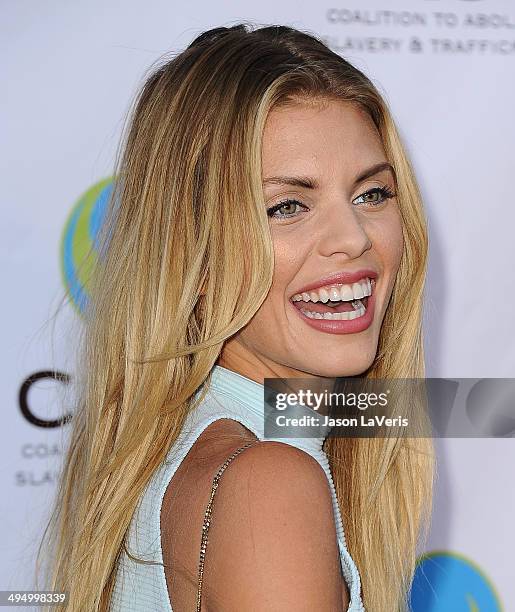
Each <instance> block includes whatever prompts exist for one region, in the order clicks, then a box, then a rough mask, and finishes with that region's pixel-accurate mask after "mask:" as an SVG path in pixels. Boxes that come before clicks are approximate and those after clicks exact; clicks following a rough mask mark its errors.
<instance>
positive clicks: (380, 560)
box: [51, 24, 433, 612]
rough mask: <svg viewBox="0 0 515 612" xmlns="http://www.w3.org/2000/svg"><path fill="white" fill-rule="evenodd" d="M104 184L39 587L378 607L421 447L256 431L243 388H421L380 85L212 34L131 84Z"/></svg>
mask: <svg viewBox="0 0 515 612" xmlns="http://www.w3.org/2000/svg"><path fill="white" fill-rule="evenodd" d="M116 177H117V180H116V185H115V194H114V197H113V198H112V202H111V204H112V206H111V208H110V211H109V215H108V219H107V221H106V223H105V225H104V228H103V229H104V233H103V242H102V244H103V245H104V247H103V249H102V253H103V255H102V257H101V258H100V263H99V264H98V265H97V268H96V269H95V272H96V274H95V276H94V278H93V281H92V287H91V289H90V291H91V294H92V296H93V300H92V304H93V306H92V308H91V309H90V311H89V312H88V316H87V325H86V334H85V347H84V351H83V358H84V360H83V363H82V366H81V367H82V370H81V371H82V372H85V373H86V376H85V378H84V384H83V388H82V395H81V403H80V406H79V410H78V412H77V414H76V415H75V417H74V420H73V431H72V437H71V445H70V449H69V451H68V454H67V461H66V465H65V471H64V474H63V477H62V482H61V488H60V494H59V498H58V500H57V506H56V512H55V515H54V524H53V527H54V529H53V534H54V539H53V542H54V554H55V560H54V563H53V567H52V569H53V577H52V580H51V588H53V589H56V590H57V589H63V590H67V591H68V592H69V604H68V609H69V610H108V609H112V610H123V609H125V610H143V609H147V610H171V609H172V607H173V610H174V612H178V611H182V610H193V609H197V610H200V609H202V610H210V611H232V610H253V611H260V610H282V611H285V610H320V611H332V610H350V611H357V610H362V609H364V608H365V609H366V610H367V611H371V612H385V611H394V610H398V609H401V608H402V607H403V605H405V600H406V594H407V592H408V589H409V584H410V580H411V577H412V573H413V570H414V565H415V550H416V545H417V541H418V539H419V536H420V534H421V529H422V527H423V526H424V525H425V524H426V520H425V519H427V516H425V510H426V509H427V508H428V507H429V502H430V496H431V483H432V474H433V467H432V450H431V445H430V444H429V442H428V441H427V440H422V439H418V440H417V439H415V440H406V439H392V438H391V437H390V438H383V439H375V440H370V439H361V438H353V439H348V438H336V437H325V438H324V437H322V438H314V439H306V440H301V439H293V440H286V439H285V440H284V441H283V442H280V441H273V440H263V437H264V436H263V431H262V423H263V420H262V418H261V417H262V412H260V411H262V398H263V393H262V392H263V387H262V383H263V379H264V378H265V377H272V378H273V377H292V378H293V377H307V376H314V377H340V376H350V375H357V374H360V375H362V376H366V377H370V378H376V377H418V376H422V375H423V349H422V334H421V311H422V292H423V285H424V275H425V266H426V254H427V236H426V227H425V221H424V216H423V211H422V204H421V198H420V194H419V190H418V188H417V184H416V180H415V177H414V174H413V171H412V169H411V166H410V163H409V161H408V159H407V157H406V154H405V152H404V150H403V147H402V144H401V142H400V139H399V136H398V133H397V131H396V127H395V125H394V122H393V120H392V117H391V115H390V113H389V111H388V109H387V106H386V104H385V102H384V101H383V100H382V98H381V96H380V94H379V93H378V91H377V90H376V88H375V87H374V86H373V84H372V83H371V82H370V80H369V79H368V78H367V77H366V76H365V75H363V74H362V73H361V72H360V71H359V70H357V69H356V68H354V67H353V66H351V65H350V64H349V63H348V62H346V61H345V60H344V59H342V58H341V57H340V56H338V55H336V54H334V53H333V52H331V51H330V50H329V49H328V48H327V47H326V46H325V45H324V44H323V43H322V42H321V41H320V40H318V39H317V38H316V37H313V36H311V35H309V34H307V33H303V32H300V31H298V30H294V29H292V28H288V27H283V26H270V27H263V28H260V29H253V28H252V27H251V26H249V25H247V24H239V25H236V26H234V27H231V28H215V29H214V30H210V31H208V32H205V33H204V34H202V35H201V36H199V37H198V38H197V39H196V40H195V41H193V43H192V44H191V45H190V46H189V47H188V48H187V49H186V50H185V51H184V52H183V53H181V54H179V55H178V56H176V57H174V58H173V59H171V60H170V61H168V62H166V63H163V64H162V65H161V66H160V67H158V68H157V69H156V70H155V71H154V72H153V74H152V75H151V76H150V77H149V78H148V80H147V82H146V83H145V85H144V87H143V88H142V91H141V93H140V95H139V97H138V99H137V103H136V106H135V109H134V112H133V115H132V119H131V123H130V127H129V130H128V132H127V139H126V141H125V143H124V147H123V155H122V157H121V161H120V163H119V165H118V171H117V173H116ZM107 245H108V248H107ZM348 273H351V275H350V276H349V274H348ZM356 282H357V283H359V287H361V294H360V293H359V291H360V289H359V288H356V289H357V291H358V293H357V294H352V295H351V296H350V297H349V294H348V292H349V286H350V287H351V289H352V287H354V285H353V283H356ZM324 291H325V292H326V293H324ZM334 291H336V293H334ZM342 292H344V293H342ZM369 294H370V295H369ZM360 295H361V297H360ZM363 296H364V297H363ZM330 302H332V303H333V304H336V307H334V306H331V305H330ZM326 313H327V314H326ZM337 313H338V314H337ZM222 474H223V477H222ZM333 481H334V484H333ZM218 485H219V488H218ZM217 489H218V492H217V494H216V497H214V492H215V491H217ZM212 496H213V497H212ZM211 513H212V515H211ZM211 516H212V517H213V523H212V524H211V521H210V518H211ZM342 519H343V520H342ZM205 532H209V547H207V548H206V541H205V540H206V537H205V536H204V537H202V534H203V533H205ZM344 532H345V533H344ZM201 606H202V607H201ZM363 606H364V608H363Z"/></svg>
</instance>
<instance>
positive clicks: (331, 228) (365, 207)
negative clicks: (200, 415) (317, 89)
mask: <svg viewBox="0 0 515 612" xmlns="http://www.w3.org/2000/svg"><path fill="white" fill-rule="evenodd" d="M262 165H263V179H264V181H263V188H264V196H265V204H264V205H265V206H266V209H267V213H268V216H269V222H270V227H271V232H272V238H273V244H274V253H275V266H274V276H273V282H272V286H271V288H270V291H269V293H268V296H267V298H266V299H265V301H264V302H263V304H262V305H261V307H260V308H259V310H258V311H257V313H256V314H255V316H254V317H253V318H252V320H251V321H250V322H249V323H248V324H247V325H246V326H245V328H243V329H242V330H240V332H239V333H238V334H236V335H235V336H234V337H233V338H231V339H230V340H229V341H228V342H227V343H226V344H225V346H224V349H223V351H222V354H221V357H220V359H219V363H220V365H222V366H224V367H227V368H229V369H232V370H235V371H237V372H240V373H241V374H243V375H244V376H247V377H249V378H252V379H253V380H256V381H258V382H263V378H264V377H267V376H269V377H275V376H281V377H296V376H306V375H307V376H311V375H315V376H324V377H336V376H352V375H356V374H360V373H362V372H364V371H365V370H366V369H367V368H368V367H369V366H370V365H371V363H372V362H373V360H374V357H375V354H376V352H377V345H378V340H379V332H380V329H381V324H382V321H383V318H384V314H385V311H386V307H387V305H388V301H389V298H390V295H391V292H392V289H393V285H394V282H395V277H396V274H397V270H398V267H399V263H400V259H401V255H402V249H403V238H402V225H401V217H400V212H399V208H398V204H397V199H396V197H395V193H396V183H395V177H394V174H393V170H391V169H389V167H388V163H387V159H386V156H385V152H384V149H383V146H382V142H381V139H380V136H379V133H378V132H377V130H376V128H375V126H374V124H373V122H372V120H371V119H370V117H369V116H368V115H367V114H366V113H365V112H364V111H362V110H361V109H360V108H359V107H357V106H356V105H353V104H351V103H348V102H342V101H332V100H331V101H326V102H325V103H324V104H323V105H320V104H319V105H317V106H315V105H313V104H309V105H308V104H302V105H300V104H299V105H295V106H288V107H280V108H276V109H274V110H273V111H271V113H270V114H269V116H268V119H267V122H266V125H265V130H264V134H263V150H262ZM365 175H367V176H365ZM361 271H365V272H364V273H361ZM346 272H351V273H353V272H360V274H358V277H361V281H362V283H363V285H362V291H363V292H364V293H365V294H366V293H368V292H369V291H367V287H368V290H370V287H371V289H372V295H371V296H370V297H365V298H364V299H361V300H360V299H359V296H360V287H361V282H360V283H359V284H358V285H355V284H353V282H352V281H356V280H358V279H357V278H350V279H348V278H345V277H343V278H342V277H336V278H335V277H334V275H336V274H339V273H346ZM374 273H375V275H376V277H375V278H373V280H372V282H371V283H368V282H367V281H366V277H368V278H369V279H372V277H373V276H374ZM321 285H322V286H323V288H320V287H319V288H318V289H316V288H315V287H317V286H321ZM342 285H344V286H343V287H342ZM352 289H354V290H355V291H356V292H355V293H353V292H352ZM324 290H326V291H327V293H324ZM342 298H343V300H346V301H341V300H342ZM333 300H334V301H333ZM331 304H332V305H331ZM299 307H300V308H299ZM350 311H352V314H350ZM354 311H355V312H354ZM326 312H327V313H329V314H327V315H326V314H325V313H326ZM335 312H340V313H341V314H335ZM306 313H307V314H306Z"/></svg>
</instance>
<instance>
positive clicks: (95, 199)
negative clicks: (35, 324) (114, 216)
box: [60, 177, 113, 314]
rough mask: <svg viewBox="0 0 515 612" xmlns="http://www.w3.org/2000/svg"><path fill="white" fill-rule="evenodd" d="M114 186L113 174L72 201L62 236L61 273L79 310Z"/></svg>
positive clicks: (85, 297)
mask: <svg viewBox="0 0 515 612" xmlns="http://www.w3.org/2000/svg"><path fill="white" fill-rule="evenodd" d="M112 189H113V179H112V177H109V178H105V179H103V180H101V181H99V182H98V183H96V184H95V185H93V186H92V187H90V188H89V189H88V190H87V191H86V192H85V193H83V194H82V195H81V196H80V198H79V199H78V200H77V201H76V202H75V204H74V205H73V208H72V210H71V212H70V214H69V216H68V219H67V221H66V224H65V226H64V230H63V234H62V238H61V252H60V255H61V275H62V278H63V283H64V286H65V288H66V291H67V293H68V296H69V298H70V301H71V303H72V304H73V306H75V308H76V310H77V311H78V312H79V314H81V313H83V312H84V310H85V309H86V308H87V305H88V302H89V296H88V291H87V285H88V279H89V278H90V277H91V273H92V270H93V269H94V267H95V265H96V264H97V262H98V233H99V230H100V228H101V226H102V223H103V221H104V217H105V213H106V210H107V204H108V201H109V198H110V197H111V193H112Z"/></svg>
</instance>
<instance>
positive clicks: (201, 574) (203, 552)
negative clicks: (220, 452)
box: [196, 440, 256, 612]
mask: <svg viewBox="0 0 515 612" xmlns="http://www.w3.org/2000/svg"><path fill="white" fill-rule="evenodd" d="M255 442H256V440H252V441H251V442H248V443H247V444H245V446H242V447H240V448H238V449H237V450H235V451H234V453H233V454H232V455H231V456H230V457H228V458H227V459H226V460H225V462H224V464H223V465H222V467H221V468H220V469H219V470H218V472H217V473H216V475H215V477H214V478H213V486H212V487H211V497H210V498H209V503H208V505H207V509H206V512H205V514H204V523H203V525H202V539H201V543H200V561H199V568H198V591H197V608H196V612H200V606H201V601H202V579H203V577H204V560H205V558H206V548H207V542H208V539H207V533H208V531H209V525H210V523H211V513H212V509H213V499H214V497H215V492H216V489H217V488H218V482H219V480H220V477H221V476H222V474H223V472H224V470H225V468H226V467H227V466H228V465H229V463H230V462H231V461H232V460H233V459H234V458H235V457H236V456H237V455H238V454H239V453H241V451H242V450H244V449H245V448H248V447H249V446H252V444H254V443H255Z"/></svg>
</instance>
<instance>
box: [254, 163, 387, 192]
mask: <svg viewBox="0 0 515 612" xmlns="http://www.w3.org/2000/svg"><path fill="white" fill-rule="evenodd" d="M384 170H390V172H391V173H392V175H393V177H394V178H396V175H395V170H394V169H393V166H392V164H390V163H388V162H381V163H379V164H375V165H374V166H371V167H370V168H368V169H367V170H365V171H364V172H362V173H361V174H360V175H359V176H357V177H356V179H355V180H354V184H353V186H356V185H357V184H358V183H361V181H364V180H366V179H367V178H370V177H371V176H375V175H376V174H379V173H380V172H383V171H384ZM263 185H292V186H293V187H304V188H306V189H318V188H319V184H318V182H317V181H316V180H315V179H312V178H309V177H307V176H270V177H268V178H266V179H265V180H264V181H263Z"/></svg>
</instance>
